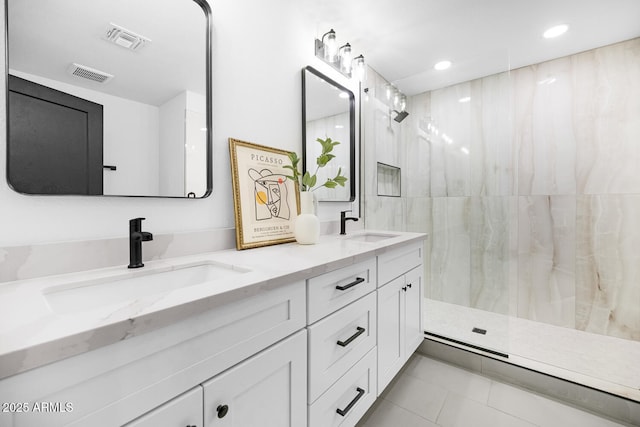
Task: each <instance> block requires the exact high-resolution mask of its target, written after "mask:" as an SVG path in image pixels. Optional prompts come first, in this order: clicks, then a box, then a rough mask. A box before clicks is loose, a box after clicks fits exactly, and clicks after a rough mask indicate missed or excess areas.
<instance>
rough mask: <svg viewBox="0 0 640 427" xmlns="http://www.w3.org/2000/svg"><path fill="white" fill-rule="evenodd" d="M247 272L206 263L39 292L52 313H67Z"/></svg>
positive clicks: (59, 286)
mask: <svg viewBox="0 0 640 427" xmlns="http://www.w3.org/2000/svg"><path fill="white" fill-rule="evenodd" d="M248 271H249V270H247V269H241V268H237V267H234V266H231V265H226V264H220V263H213V262H207V263H201V264H196V265H184V266H177V267H174V268H173V269H170V270H169V269H166V268H165V269H161V270H160V269H158V270H151V269H150V270H146V271H145V270H144V269H142V270H136V271H127V272H124V273H122V274H119V275H115V276H113V275H112V276H109V277H102V278H97V279H90V280H85V281H76V282H69V283H65V284H61V285H56V286H51V287H49V288H46V289H44V290H43V291H42V293H43V295H44V297H45V298H46V300H47V303H48V304H49V306H50V307H51V309H52V310H53V311H54V312H56V313H70V312H78V311H85V310H87V309H92V308H97V307H103V306H107V305H110V304H115V303H119V302H124V301H132V300H136V299H139V298H144V297H148V296H153V295H157V294H162V293H166V292H170V291H174V290H177V289H181V288H186V287H189V286H195V285H199V284H202V283H205V282H209V281H213V280H220V279H224V278H227V277H231V276H236V275H238V274H243V273H246V272H248Z"/></svg>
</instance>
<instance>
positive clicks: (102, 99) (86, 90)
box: [6, 0, 212, 198]
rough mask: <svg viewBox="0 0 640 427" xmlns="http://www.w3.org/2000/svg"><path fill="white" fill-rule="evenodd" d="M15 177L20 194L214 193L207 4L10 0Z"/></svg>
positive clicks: (199, 0)
mask: <svg viewBox="0 0 640 427" xmlns="http://www.w3.org/2000/svg"><path fill="white" fill-rule="evenodd" d="M6 9H7V28H8V42H7V46H8V61H7V62H8V66H7V74H8V77H7V78H8V95H7V128H8V130H7V133H8V135H7V180H8V182H9V185H10V186H11V187H12V188H13V189H14V190H16V191H18V192H20V193H27V194H65V195H110V196H153V197H193V198H201V197H206V196H208V195H209V194H210V192H211V187H212V170H211V169H212V159H211V152H212V142H211V141H212V135H211V128H212V114H211V105H212V99H211V52H210V51H211V32H212V31H211V26H212V24H211V9H210V7H209V5H208V3H207V2H206V0H6Z"/></svg>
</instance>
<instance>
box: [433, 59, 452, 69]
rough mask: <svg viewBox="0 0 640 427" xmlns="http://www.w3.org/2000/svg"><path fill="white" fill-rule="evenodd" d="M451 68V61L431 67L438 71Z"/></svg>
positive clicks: (441, 62)
mask: <svg viewBox="0 0 640 427" xmlns="http://www.w3.org/2000/svg"><path fill="white" fill-rule="evenodd" d="M449 67H451V61H440V62H438V63H437V64H436V65H434V66H433V68H435V69H436V70H438V71H442V70H446V69H447V68H449Z"/></svg>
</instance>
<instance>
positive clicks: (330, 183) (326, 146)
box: [284, 137, 347, 191]
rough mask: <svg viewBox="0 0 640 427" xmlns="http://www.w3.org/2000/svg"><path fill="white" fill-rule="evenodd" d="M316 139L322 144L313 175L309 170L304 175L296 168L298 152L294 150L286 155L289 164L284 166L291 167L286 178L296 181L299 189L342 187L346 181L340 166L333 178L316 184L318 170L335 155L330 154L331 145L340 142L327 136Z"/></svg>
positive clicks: (311, 189) (298, 159)
mask: <svg viewBox="0 0 640 427" xmlns="http://www.w3.org/2000/svg"><path fill="white" fill-rule="evenodd" d="M316 141H318V142H319V143H320V144H322V153H320V155H319V156H318V158H317V159H316V170H315V172H314V173H313V175H312V174H310V173H309V171H306V172H305V173H304V175H302V174H301V173H300V172H299V170H298V164H299V163H300V158H299V157H298V154H296V153H295V152H289V153H288V156H289V160H290V161H291V165H286V166H284V167H285V168H287V169H291V175H287V178H289V179H292V180H293V181H294V182H297V183H298V185H299V186H300V190H301V191H314V190H317V189H318V188H320V187H327V188H336V187H337V186H338V185H339V186H341V187H344V184H345V182H347V177H346V176H344V175H342V168H338V174H337V175H336V176H335V177H334V178H327V180H326V181H325V182H324V183H323V184H322V185H318V186H316V183H317V180H318V178H317V174H318V170H320V168H323V167H325V166H326V165H327V163H329V162H330V161H331V159H333V158H334V157H336V156H335V155H333V154H331V151H333V147H335V146H336V145H339V144H340V142H338V141H332V140H331V138H329V137H327V138H326V139H322V138H318V139H316ZM301 177H302V178H301Z"/></svg>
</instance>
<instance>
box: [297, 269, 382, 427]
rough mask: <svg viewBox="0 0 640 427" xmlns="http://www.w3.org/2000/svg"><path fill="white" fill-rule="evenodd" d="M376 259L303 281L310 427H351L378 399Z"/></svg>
mask: <svg viewBox="0 0 640 427" xmlns="http://www.w3.org/2000/svg"><path fill="white" fill-rule="evenodd" d="M376 271H377V270H376V259H375V257H372V258H370V259H368V260H365V261H362V262H359V263H356V264H353V265H351V266H348V267H344V268H341V269H338V270H334V271H332V272H329V273H325V274H323V275H320V276H317V277H314V278H311V279H308V280H307V296H308V313H309V314H308V318H309V325H308V326H307V329H308V331H309V387H308V403H309V427H337V426H341V427H351V426H354V425H355V424H356V423H357V422H358V420H359V419H360V417H362V415H363V414H364V413H365V412H366V410H367V409H368V408H369V407H370V406H371V404H372V403H373V402H374V401H375V399H376V380H375V378H376V353H375V345H376V336H377V331H376V329H377V320H376V294H375V289H376V283H377V280H376V277H377V276H376Z"/></svg>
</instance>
